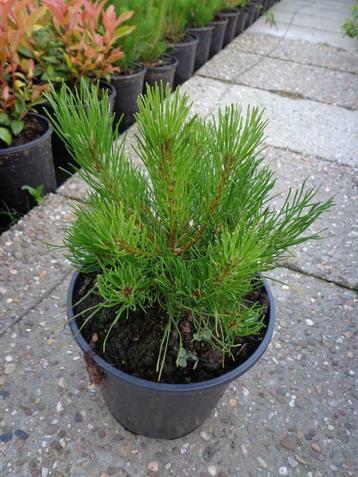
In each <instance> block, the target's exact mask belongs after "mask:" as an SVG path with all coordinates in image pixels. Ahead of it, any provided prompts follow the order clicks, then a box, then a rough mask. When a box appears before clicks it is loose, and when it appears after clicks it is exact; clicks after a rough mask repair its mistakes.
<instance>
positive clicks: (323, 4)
mask: <svg viewBox="0 0 358 477" xmlns="http://www.w3.org/2000/svg"><path fill="white" fill-rule="evenodd" d="M353 3H354V2H353V1H350V2H339V1H338V2H337V1H327V0H319V1H317V0H282V1H280V2H279V3H277V4H276V5H274V6H273V8H272V10H273V11H274V12H275V11H288V12H297V14H296V16H299V15H302V14H312V15H315V16H317V17H320V16H321V15H326V14H327V13H328V12H329V13H331V14H335V15H336V16H337V17H339V16H341V17H344V16H345V15H349V14H350V13H351V10H352V6H353Z"/></svg>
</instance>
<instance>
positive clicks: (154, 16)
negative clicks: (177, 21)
mask: <svg viewBox="0 0 358 477" xmlns="http://www.w3.org/2000/svg"><path fill="white" fill-rule="evenodd" d="M136 2H138V4H139V7H140V8H139V10H138V22H139V21H141V22H142V25H143V28H144V29H145V35H144V38H143V42H142V48H141V58H142V60H143V63H144V64H145V65H146V67H147V72H146V75H145V89H146V88H147V87H150V86H154V85H155V84H157V83H159V82H162V83H163V84H165V85H168V86H169V87H170V88H173V85H174V77H175V71H176V68H177V66H178V60H177V58H175V57H174V56H171V55H169V54H167V53H166V52H167V49H168V43H167V41H166V40H165V15H166V13H167V8H168V4H167V2H161V1H156V0H149V1H147V0H136ZM139 18H140V19H139Z"/></svg>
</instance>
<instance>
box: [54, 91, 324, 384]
mask: <svg viewBox="0 0 358 477" xmlns="http://www.w3.org/2000/svg"><path fill="white" fill-rule="evenodd" d="M48 100H49V101H50V103H51V105H52V107H53V108H54V111H55V118H56V119H55V128H56V130H57V132H58V133H59V134H60V136H61V137H62V138H63V139H64V140H65V141H66V142H67V144H68V145H69V148H70V150H71V151H72V153H73V155H74V157H75V159H76V162H77V163H78V164H80V166H81V170H80V174H81V176H82V178H83V179H84V180H85V181H86V183H87V185H88V186H89V190H90V192H89V195H88V198H87V202H86V203H85V204H80V205H78V206H77V207H76V210H75V215H76V220H75V222H74V223H73V224H72V225H70V226H69V228H68V229H67V231H66V237H65V243H66V245H67V247H68V250H69V259H70V260H71V262H72V264H73V265H74V266H75V267H77V268H78V269H79V270H81V272H82V273H94V274H96V282H95V291H94V292H95V293H97V294H98V295H99V296H100V304H99V305H98V307H102V308H105V309H112V310H115V314H114V317H113V319H112V321H111V323H109V324H107V325H108V326H107V328H106V329H108V332H107V334H106V336H105V337H104V338H103V343H102V346H103V347H104V348H105V346H106V342H107V340H108V336H109V335H110V333H111V332H112V330H113V329H114V327H115V326H116V324H117V323H118V322H119V321H120V320H125V319H128V320H130V319H131V313H132V312H133V311H138V310H142V312H143V315H144V316H145V313H146V310H148V309H149V308H150V307H151V306H153V305H156V306H157V307H158V308H159V309H160V310H161V316H165V317H166V326H165V329H164V331H163V334H162V339H161V342H160V343H158V361H157V369H156V371H157V375H158V379H160V376H161V373H162V370H163V367H164V365H165V357H166V353H167V349H168V346H170V339H171V337H172V336H173V334H175V336H176V337H177V340H178V341H179V346H178V356H177V365H178V366H185V365H186V364H187V362H188V359H189V360H190V359H193V353H192V348H191V347H192V343H193V342H194V341H196V340H205V342H206V343H208V345H210V346H211V347H212V348H213V349H218V350H220V352H221V353H222V356H223V359H224V358H225V357H227V356H230V355H231V353H232V351H233V348H234V347H235V345H236V343H237V339H238V337H241V336H247V335H255V334H257V333H259V332H260V330H262V328H263V327H264V326H265V325H264V320H263V309H262V306H261V305H260V304H259V303H252V302H250V300H248V296H249V294H250V293H251V292H252V291H253V290H256V289H257V288H258V287H260V286H261V281H260V274H261V273H263V272H266V271H268V270H271V269H272V268H274V267H276V266H279V265H280V264H282V260H283V259H284V258H285V256H287V252H288V249H289V248H290V247H292V246H294V245H297V244H300V243H303V242H305V241H306V240H309V239H318V238H319V234H316V233H310V232H307V229H308V228H309V227H310V226H311V224H312V223H313V222H314V221H315V220H316V219H318V218H319V217H320V216H321V214H322V213H324V212H325V211H327V209H329V208H330V207H331V205H332V200H327V201H325V202H319V201H318V200H317V199H316V191H315V190H312V189H307V188H306V186H305V184H303V185H302V187H301V188H299V189H298V190H296V191H293V190H290V191H289V193H288V195H287V197H286V199H285V201H284V202H283V205H282V207H281V208H280V209H278V210H276V209H275V208H274V207H273V206H271V204H270V197H271V196H272V190H273V187H274V184H275V178H274V174H273V172H272V171H271V170H270V169H269V168H268V167H267V166H264V165H263V164H262V150H263V145H262V142H263V139H264V130H265V127H266V121H265V120H264V119H263V111H262V110H260V109H258V108H253V107H249V108H248V109H247V111H246V113H245V114H243V112H242V111H241V109H240V108H239V107H237V106H228V107H225V108H224V109H221V110H220V111H219V113H218V115H217V116H216V117H215V118H212V120H211V121H208V122H204V121H203V120H202V119H200V118H199V117H198V116H196V115H191V114H190V108H191V105H190V102H189V98H188V96H187V95H186V94H184V95H182V94H181V93H180V92H179V91H178V90H177V91H176V92H175V93H174V94H173V95H170V90H169V89H166V90H164V88H163V87H162V86H157V87H155V88H154V89H150V88H149V89H148V91H147V94H146V96H145V97H141V98H140V99H139V113H138V114H137V124H138V133H137V136H136V146H135V150H136V152H137V154H138V155H139V157H140V159H141V161H142V163H143V165H144V169H145V170H143V169H142V168H139V167H137V166H135V165H133V163H132V162H131V161H130V159H129V158H127V157H126V154H125V152H124V142H121V143H120V144H119V145H118V143H115V138H116V132H113V129H112V126H113V117H111V116H109V115H108V104H106V100H102V101H100V100H99V99H98V94H97V90H96V88H95V87H93V86H88V85H86V84H85V83H82V84H81V91H80V92H77V96H76V93H73V92H71V91H70V90H68V88H66V87H63V88H62V90H61V91H59V92H55V91H52V93H51V96H48ZM83 104H86V107H84V106H83ZM305 232H306V233H305ZM96 311H98V309H97V310H96V309H95V310H94V311H92V310H91V311H89V312H88V315H87V318H86V320H89V319H93V320H95V319H98V318H95V316H96V317H98V313H96ZM185 320H186V321H190V326H191V329H192V330H193V332H194V334H193V339H192V342H191V343H189V344H188V343H187V342H186V341H187V340H184V339H183V336H182V327H181V324H182V323H183V321H185ZM153 326H156V323H155V322H153Z"/></svg>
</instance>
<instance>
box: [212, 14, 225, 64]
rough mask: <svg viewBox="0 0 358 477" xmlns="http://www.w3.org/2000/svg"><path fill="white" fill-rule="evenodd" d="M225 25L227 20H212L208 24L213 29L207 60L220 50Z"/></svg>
mask: <svg viewBox="0 0 358 477" xmlns="http://www.w3.org/2000/svg"><path fill="white" fill-rule="evenodd" d="M227 24H228V20H227V19H220V20H213V21H212V22H210V26H212V27H213V28H214V29H213V34H212V37H211V44H210V53H209V58H211V57H213V56H214V55H216V54H217V53H219V51H220V50H221V49H222V47H223V44H224V36H225V31H226V26H227Z"/></svg>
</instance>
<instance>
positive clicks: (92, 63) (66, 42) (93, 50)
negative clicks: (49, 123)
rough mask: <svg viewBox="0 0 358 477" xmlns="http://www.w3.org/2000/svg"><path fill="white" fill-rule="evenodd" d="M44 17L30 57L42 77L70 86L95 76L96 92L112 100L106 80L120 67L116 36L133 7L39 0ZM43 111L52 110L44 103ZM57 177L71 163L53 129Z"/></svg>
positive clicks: (65, 175) (123, 30) (64, 176)
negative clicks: (118, 11)
mask: <svg viewBox="0 0 358 477" xmlns="http://www.w3.org/2000/svg"><path fill="white" fill-rule="evenodd" d="M43 3H44V5H45V6H46V8H47V10H48V21H47V23H46V24H44V25H42V27H41V28H38V29H37V31H36V34H35V35H34V41H33V54H32V57H33V59H34V60H35V62H36V66H37V68H38V69H39V70H40V71H41V74H42V79H43V80H44V81H51V82H52V83H55V84H56V85H57V87H59V86H58V85H61V84H62V83H63V82H65V83H66V84H67V85H68V86H69V87H70V88H72V89H75V88H76V87H77V86H78V83H79V81H80V79H81V78H83V77H86V78H87V79H88V80H91V81H95V82H96V81H99V84H100V89H99V94H100V95H103V93H104V91H107V92H108V95H109V104H110V108H111V109H113V108H114V105H115V97H116V90H115V88H114V87H113V85H111V84H110V83H109V81H110V79H111V78H112V77H113V76H114V75H115V74H116V73H118V72H119V71H120V68H119V66H118V62H119V61H120V60H121V59H122V58H123V57H124V52H123V50H122V48H121V45H120V41H121V40H122V38H123V37H125V36H126V35H128V34H129V33H131V31H132V30H133V26H129V25H125V22H126V21H127V20H128V19H129V18H130V17H131V15H132V13H131V12H129V11H124V12H122V13H121V14H120V15H116V13H115V10H114V7H113V5H110V6H108V7H105V4H106V2H105V0H96V1H95V2H93V1H92V0H69V1H66V0H44V2H43ZM44 109H45V111H47V112H48V113H49V114H52V111H51V110H50V109H49V107H48V104H46V105H44ZM52 148H53V156H54V162H55V169H56V177H57V183H58V184H61V183H62V182H63V181H64V180H66V179H67V178H68V176H69V171H68V169H70V168H71V167H72V166H73V165H72V164H71V163H70V156H69V154H68V152H67V150H66V147H65V145H64V143H63V142H62V141H61V140H60V139H59V137H58V135H57V134H54V135H53V140H52Z"/></svg>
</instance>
